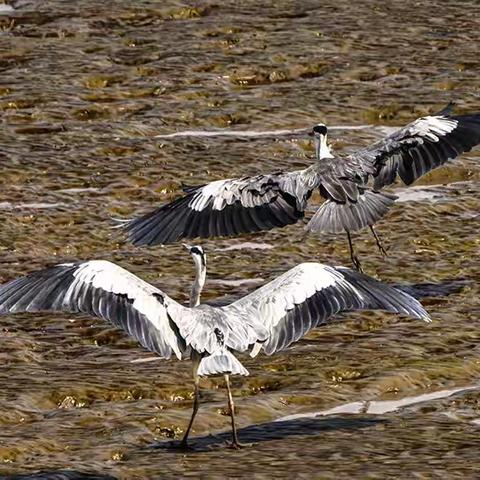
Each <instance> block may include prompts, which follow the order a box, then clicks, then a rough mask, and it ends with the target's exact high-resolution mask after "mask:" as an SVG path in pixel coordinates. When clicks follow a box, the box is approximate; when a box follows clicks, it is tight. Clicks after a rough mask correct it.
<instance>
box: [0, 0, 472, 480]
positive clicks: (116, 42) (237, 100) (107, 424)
mask: <svg viewBox="0 0 480 480" xmlns="http://www.w3.org/2000/svg"><path fill="white" fill-rule="evenodd" d="M8 3H10V4H11V5H12V6H13V7H14V8H15V11H14V12H13V13H12V12H10V13H9V12H5V10H7V9H5V8H4V9H3V10H4V11H3V12H2V15H1V16H0V71H1V75H0V111H1V117H0V119H1V122H2V128H1V129H0V145H1V148H0V161H1V164H2V175H1V176H0V187H1V188H0V218H1V229H0V254H1V256H0V262H1V270H0V281H6V280H8V279H11V278H13V277H15V276H17V275H20V274H23V273H25V272H27V271H30V270H33V269H36V268H40V267H44V266H46V265H51V264H54V263H58V262H60V261H67V260H71V259H87V258H106V259H110V260H114V261H116V262H118V263H120V264H121V265H122V266H124V267H126V268H128V269H130V270H132V271H133V272H135V273H136V274H138V275H140V276H141V277H142V278H144V279H146V280H149V281H151V282H153V283H155V284H157V285H158V286H160V287H161V288H163V289H164V290H165V291H166V292H167V293H168V294H169V295H171V296H172V297H173V298H175V299H178V300H181V301H186V299H187V295H188V291H189V285H190V282H191V280H192V277H193V267H192V265H191V262H190V259H189V258H188V257H187V255H186V253H185V251H184V249H183V247H181V246H180V245H173V246H168V247H165V248H152V249H138V248H134V247H132V246H129V245H127V244H125V243H124V242H123V240H122V237H121V236H120V235H119V233H118V231H117V230H114V229H111V228H109V227H111V226H112V225H113V223H114V222H113V220H112V218H125V217H128V216H130V215H132V214H134V213H136V212H140V211H144V210H147V209H149V208H150V207H151V206H152V205H154V204H156V203H159V202H164V201H168V200H170V199H172V198H174V197H175V196H176V195H177V193H178V190H179V187H180V186H181V184H182V183H185V184H195V183H202V182H205V181H210V180H214V179H220V178H224V177H226V176H232V175H235V176H241V175H247V174H254V173H257V172H260V171H275V170H278V169H283V168H285V169H291V168H301V167H303V166H305V165H308V164H309V163H310V162H311V157H312V155H313V150H312V145H311V143H310V141H309V140H308V139H307V138H303V137H301V136H299V135H298V131H301V130H302V129H306V128H308V127H309V126H311V125H312V124H313V123H316V122H319V121H324V122H326V123H327V124H329V125H334V126H339V127H341V126H343V127H345V128H338V129H334V130H332V132H331V139H330V140H331V142H332V144H333V147H334V148H335V149H337V150H339V151H342V152H346V151H350V150H352V149H354V148H356V147H357V146H361V145H365V144H367V143H368V142H371V141H373V140H374V139H376V138H378V137H379V136H381V135H382V134H384V133H387V132H389V131H391V129H392V127H395V126H399V125H403V124H405V123H406V122H408V121H410V120H412V119H414V118H415V117H416V116H418V115H421V114H425V113H428V112H432V111H436V110H439V109H440V108H442V107H443V106H444V105H445V104H446V103H448V102H449V101H450V100H455V101H456V102H457V103H458V107H457V108H458V111H459V112H468V111H478V110H479V109H480V102H479V99H478V95H479V93H478V92H479V91H480V90H479V89H480V79H479V76H478V72H479V69H480V60H479V58H478V42H479V40H480V34H479V31H480V28H479V27H480V20H479V19H480V16H479V14H480V7H479V6H478V4H477V3H476V2H460V1H450V2H446V3H444V4H442V6H441V8H438V9H436V10H432V7H431V3H430V2H426V1H425V2H423V1H420V2H418V1H416V2H413V1H405V2H402V4H398V2H395V4H392V5H390V4H389V3H388V4H386V2H380V1H369V2H364V3H363V4H362V5H357V4H355V5H353V4H352V2H346V1H342V0H339V1H335V2H332V1H326V2H321V3H320V2H313V1H306V2H301V3H300V2H287V1H286V2H228V1H227V2H217V3H214V2H211V3H206V2H198V3H195V7H187V6H186V4H182V3H180V2H174V1H171V2H153V1H137V2H133V3H132V2H126V1H123V0H118V1H115V2H109V4H108V5H107V3H105V5H104V4H103V3H102V2H91V1H90V0H85V1H83V0H82V1H78V2H61V1H43V2H39V1H35V0H19V1H18V2H8ZM5 13H9V14H8V15H6V14H5ZM356 126H361V127H362V128H359V129H352V128H349V127H356ZM365 126H367V127H366V128H365ZM218 129H227V131H228V132H274V131H277V130H287V132H285V133H284V134H282V135H278V137H276V138H272V134H271V133H266V134H261V135H252V134H251V133H248V136H247V135H245V134H243V135H239V136H238V137H236V136H232V135H228V136H218V135H216V136H212V135H211V134H207V135H206V134H203V135H198V136H191V135H177V136H174V137H168V135H170V134H172V133H176V132H192V131H202V132H211V131H214V130H218ZM292 132H293V133H292ZM277 133H278V132H277ZM158 135H163V136H164V138H160V137H156V136H158ZM166 136H167V137H166ZM479 161H480V152H479V151H478V150H477V151H474V152H471V153H469V154H466V155H463V156H462V157H461V158H460V159H458V160H457V161H455V162H452V163H451V164H450V165H449V166H447V167H444V168H442V169H438V170H437V171H435V172H433V173H431V174H430V175H428V176H426V177H424V178H423V179H421V181H419V182H418V188H417V187H415V189H408V190H406V189H404V187H403V186H401V185H398V186H395V187H394V188H393V190H394V191H395V192H396V193H397V192H398V193H399V194H400V195H401V199H402V200H403V201H402V202H399V203H398V204H397V206H396V207H395V208H394V209H393V211H392V213H391V214H390V215H389V216H388V217H387V218H386V219H385V220H384V221H382V222H380V224H379V225H378V231H379V232H380V233H381V234H382V235H383V237H384V241H385V242H386V244H387V245H388V246H389V248H390V249H389V258H388V260H387V261H383V260H382V258H381V256H380V255H379V253H378V252H377V250H376V248H375V243H374V241H373V238H371V236H370V235H369V234H368V233H367V232H362V233H361V234H359V235H357V236H356V239H355V240H356V244H357V247H358V249H359V253H360V255H361V258H362V260H363V262H364V266H365V268H366V270H367V271H368V272H370V273H371V274H375V275H378V276H379V277H381V278H382V279H385V280H389V281H392V282H401V283H409V282H410V283H423V282H442V281H445V280H449V279H466V280H470V282H469V283H467V285H466V286H465V288H463V289H462V290H461V291H460V292H458V293H455V294H453V295H450V296H448V297H444V298H435V299H430V300H426V301H425V304H426V305H427V307H428V309H429V311H430V313H431V316H432V318H433V323H432V324H423V323H420V322H414V321H411V320H409V319H405V318H396V317H393V316H387V315H383V314H379V313H375V314H363V315H358V314H357V315H351V316H348V318H346V319H345V320H344V321H341V322H339V323H337V324H335V325H332V326H329V327H327V328H323V329H319V330H318V331H315V332H312V333H311V334H310V335H309V336H308V337H307V338H306V339H304V340H302V341H301V342H299V343H298V344H297V345H295V347H294V348H291V349H290V350H288V351H286V352H284V353H282V354H278V355H276V356H275V357H265V356H259V357H257V358H256V359H255V360H251V359H249V358H248V357H244V358H242V360H244V363H245V365H246V367H247V368H248V369H249V371H250V372H251V376H250V377H247V378H238V379H234V380H233V385H234V393H235V396H236V398H237V405H238V415H237V418H238V424H239V427H240V437H241V439H242V440H243V441H245V442H252V441H253V442H257V444H258V445H257V446H256V447H255V449H246V450H242V451H239V452H233V451H230V450H227V449H226V448H225V440H227V439H228V438H229V433H228V425H229V418H228V417H227V416H226V415H225V411H226V395H225V389H224V383H223V380H222V379H217V378H213V379H208V380H204V381H203V382H202V394H203V396H202V407H201V410H200V412H199V415H198V417H197V420H196V423H195V425H194V432H193V434H194V435H193V437H192V442H193V443H194V444H195V445H196V450H195V451H193V452H192V453H189V454H186V455H185V454H180V453H177V452H172V451H171V450H169V449H168V448H160V447H165V445H166V443H165V442H169V441H170V439H171V438H172V437H174V438H178V437H179V436H181V434H182V430H183V429H184V428H185V426H186V424H187V422H188V418H189V415H190V408H191V398H192V394H193V388H192V383H191V372H190V364H189V363H188V362H183V363H178V362H176V361H169V362H161V361H159V362H146V363H135V362H132V361H133V360H137V359H140V358H148V357H150V356H151V354H150V353H149V352H145V351H143V350H142V349H141V348H140V347H138V346H137V345H136V344H135V343H134V342H133V341H130V340H128V339H126V338H125V337H124V336H123V334H122V333H121V332H117V331H116V330H113V329H110V328H108V326H106V325H105V324H103V323H102V322H101V321H95V320H91V319H89V318H80V317H75V318H73V317H71V316H65V315H60V314H59V315H35V316H32V315H21V316H15V317H4V318H2V319H1V322H0V325H1V328H2V332H3V343H2V345H3V347H2V349H1V351H0V364H1V368H0V378H1V385H2V390H1V393H0V475H11V474H14V473H17V474H18V473H28V472H35V471H39V470H66V469H69V470H73V471H79V472H97V473H103V474H109V475H113V476H115V477H117V478H121V479H137V478H138V479H144V478H160V477H161V478H167V479H168V478H177V477H178V476H181V477H200V478H207V477H208V478H225V476H231V477H249V478H252V477H253V478H271V477H272V476H273V475H275V476H276V477H277V478H280V477H290V478H292V477H298V478H312V477H316V478H334V477H335V478H338V477H339V476H340V477H342V478H352V477H354V478H386V477H396V478H399V477H403V478H411V477H412V476H416V477H417V478H438V477H441V478H445V476H447V475H448V477H449V478H465V477H467V478H473V476H474V475H475V472H477V471H478V467H479V465H478V447H479V441H478V428H479V427H478V422H477V423H475V422H476V421H477V419H478V418H479V416H480V415H479V408H480V407H479V405H480V404H479V402H480V396H479V394H478V390H470V391H467V390H465V391H463V390H462V391H459V392H457V393H456V394H455V395H453V396H451V397H448V398H444V399H437V400H430V401H427V402H425V403H421V404H415V405H412V406H409V407H406V408H403V409H400V410H398V411H393V412H386V413H382V414H379V415H375V416H374V417H372V416H371V415H369V414H368V413H365V414H364V415H361V414H360V415H355V416H353V417H352V416H344V415H334V416H327V417H323V418H317V417H312V416H311V415H310V416H309V417H306V418H301V419H297V420H295V419H294V420H285V421H283V422H274V421H275V420H277V419H279V418H282V417H286V416H289V415H296V414H306V413H312V412H318V411H324V410H330V409H332V408H335V407H338V406H341V405H344V404H349V403H354V402H365V401H387V400H388V401H396V400H399V399H403V398H406V397H416V396H420V395H428V394H432V393H434V392H437V391H443V390H449V389H458V388H460V389H461V388H462V387H465V386H470V385H476V384H477V383H478V375H479V373H480V351H479V336H480V334H479V329H478V324H477V323H478V320H479V317H480V300H479V293H480V292H479V288H478V278H479V273H480V269H479V260H478V258H479V253H480V237H479V235H478V230H479V219H480V217H479V211H480V181H479V180H480V166H479ZM313 200H314V201H315V200H318V197H314V198H313ZM314 208H315V206H314V205H312V208H311V212H313V211H314ZM203 246H204V247H205V249H206V251H207V253H208V265H209V271H210V273H209V279H210V280H209V281H208V282H207V286H206V292H205V295H204V298H205V300H213V299H216V298H218V297H220V300H225V299H227V300H228V299H229V298H232V296H233V297H237V296H240V295H242V294H244V293H246V292H248V291H250V290H251V289H252V288H255V287H256V285H258V284H259V283H260V281H262V280H265V281H266V280H268V279H271V278H273V277H275V276H276V275H278V274H279V273H281V272H283V271H284V270H285V269H287V268H291V267H292V266H293V265H295V264H297V263H299V262H302V261H306V260H311V259H317V260H321V261H324V262H331V263H333V264H348V249H347V244H346V241H345V239H344V238H342V237H341V236H338V237H336V236H333V235H325V236H323V237H312V236H309V237H307V238H306V239H305V235H304V231H303V229H302V228H301V225H293V226H290V227H287V228H285V229H281V230H275V231H271V232H266V233H264V234H261V235H245V236H243V237H241V238H238V239H234V240H227V239H222V240H217V241H205V242H203ZM232 247H234V248H232ZM272 247H273V248H272ZM253 281H254V282H255V283H254V282H253Z"/></svg>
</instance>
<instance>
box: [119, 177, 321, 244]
mask: <svg viewBox="0 0 480 480" xmlns="http://www.w3.org/2000/svg"><path fill="white" fill-rule="evenodd" d="M310 173H311V170H309V169H306V170H300V171H297V172H289V173H277V174H272V175H258V176H255V177H244V178H241V179H229V180H218V181H215V182H212V183H209V184H207V185H201V186H199V187H189V188H188V189H187V191H186V192H185V195H184V196H182V197H180V198H178V199H176V200H174V201H173V202H171V203H169V204H166V205H163V206H161V207H160V208H157V209H156V210H154V211H152V212H150V213H147V214H146V215H143V216H141V217H138V218H134V219H132V220H130V221H128V222H125V223H124V224H122V225H121V228H122V229H123V230H124V231H125V232H126V234H127V237H128V239H129V240H130V241H131V242H133V243H134V244H136V245H156V244H167V243H173V242H175V241H178V240H180V239H182V238H197V237H201V238H209V237H220V236H233V235H238V234H241V233H249V232H256V231H259V230H269V229H271V228H274V227H283V226H286V225H290V224H292V223H295V222H297V221H298V220H299V219H300V218H302V217H303V215H304V210H305V208H306V203H307V200H308V198H309V196H310V194H311V192H312V190H313V189H314V188H316V186H317V185H316V183H315V178H314V177H312V175H310Z"/></svg>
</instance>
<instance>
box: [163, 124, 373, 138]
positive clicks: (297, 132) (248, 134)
mask: <svg viewBox="0 0 480 480" xmlns="http://www.w3.org/2000/svg"><path fill="white" fill-rule="evenodd" d="M369 128H374V127H373V126H372V125H336V126H332V127H328V129H329V130H366V129H369ZM309 132H310V128H296V129H293V130H287V129H281V130H184V131H181V132H174V133H166V134H160V135H155V136H154V138H164V139H168V138H178V137H180V138H181V137H199V138H200V137H233V138H269V137H291V136H304V135H307V134H308V133H309Z"/></svg>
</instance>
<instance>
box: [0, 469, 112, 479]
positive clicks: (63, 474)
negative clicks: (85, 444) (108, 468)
mask: <svg viewBox="0 0 480 480" xmlns="http://www.w3.org/2000/svg"><path fill="white" fill-rule="evenodd" d="M0 480H117V479H116V477H112V476H111V475H104V474H102V473H86V472H77V471H74V470H55V471H51V472H48V471H43V472H36V473H26V474H19V475H11V476H7V477H0Z"/></svg>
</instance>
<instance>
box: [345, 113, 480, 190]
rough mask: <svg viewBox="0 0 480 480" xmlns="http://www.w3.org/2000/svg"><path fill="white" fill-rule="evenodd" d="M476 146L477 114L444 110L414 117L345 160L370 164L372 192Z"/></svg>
mask: <svg viewBox="0 0 480 480" xmlns="http://www.w3.org/2000/svg"><path fill="white" fill-rule="evenodd" d="M479 143H480V114H473V115H450V113H449V112H448V111H447V110H444V111H442V112H440V113H439V114H436V115H429V116H426V117H422V118H418V119H417V120H415V121H414V122H412V123H410V124H408V125H407V126H405V127H404V128H401V129H400V130H398V131H396V132H394V133H393V134H392V135H389V136H388V137H386V138H384V139H382V140H380V141H379V142H376V143H374V144H373V145H371V146H370V147H367V148H365V149H362V150H359V151H357V152H355V153H353V154H352V155H349V156H348V157H346V162H347V163H348V162H357V163H363V164H366V165H370V167H372V168H373V169H374V173H373V176H374V177H375V181H374V189H375V190H379V189H381V188H383V187H385V186H386V185H390V184H392V183H393V182H394V181H395V178H396V177H397V174H398V176H400V178H401V179H402V181H403V182H404V183H405V184H406V185H410V184H411V183H413V182H414V181H415V180H417V179H418V178H420V177H421V176H422V175H425V174H426V173H428V172H429V171H431V170H433V169H434V168H437V167H439V166H441V165H443V164H444V163H445V162H447V161H448V160H452V159H454V158H455V157H457V156H458V155H460V154H462V153H464V152H468V151H470V150H471V149H472V148H473V147H474V146H475V145H478V144H479Z"/></svg>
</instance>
